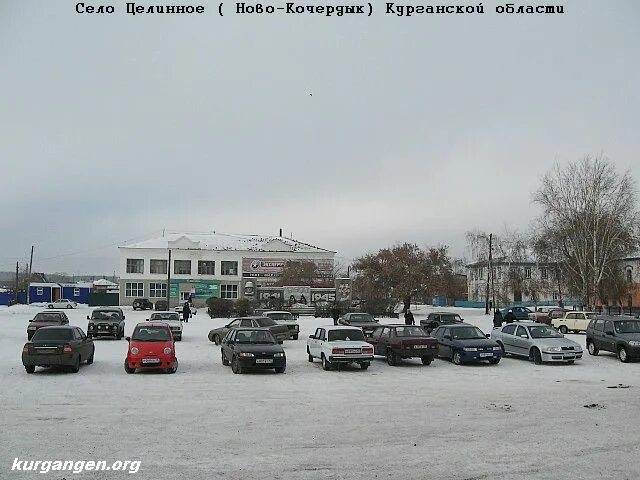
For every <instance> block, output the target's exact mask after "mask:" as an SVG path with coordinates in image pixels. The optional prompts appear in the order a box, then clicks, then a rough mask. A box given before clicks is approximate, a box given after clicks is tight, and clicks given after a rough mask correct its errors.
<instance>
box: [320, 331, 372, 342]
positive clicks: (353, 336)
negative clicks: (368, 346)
mask: <svg viewBox="0 0 640 480" xmlns="http://www.w3.org/2000/svg"><path fill="white" fill-rule="evenodd" d="M328 340H329V341H330V342H356V341H362V342H364V333H362V330H356V329H355V328H354V329H339V330H329V337H328Z"/></svg>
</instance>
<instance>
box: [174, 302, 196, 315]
mask: <svg viewBox="0 0 640 480" xmlns="http://www.w3.org/2000/svg"><path fill="white" fill-rule="evenodd" d="M183 308H184V302H182V303H179V304H178V305H176V307H175V308H174V309H173V310H174V311H175V312H178V313H179V314H180V315H182V309H183ZM189 309H190V310H191V315H195V314H196V313H198V309H197V308H196V307H195V306H194V305H193V304H192V303H190V304H189Z"/></svg>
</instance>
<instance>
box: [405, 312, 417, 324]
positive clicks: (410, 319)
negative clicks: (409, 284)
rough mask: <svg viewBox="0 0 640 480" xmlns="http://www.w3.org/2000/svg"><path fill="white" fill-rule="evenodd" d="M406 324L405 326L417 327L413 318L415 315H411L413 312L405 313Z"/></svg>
mask: <svg viewBox="0 0 640 480" xmlns="http://www.w3.org/2000/svg"><path fill="white" fill-rule="evenodd" d="M404 324H405V325H415V324H416V322H415V320H414V318H413V313H411V310H409V309H407V311H406V312H404Z"/></svg>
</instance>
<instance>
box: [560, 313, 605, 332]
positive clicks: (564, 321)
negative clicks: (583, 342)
mask: <svg viewBox="0 0 640 480" xmlns="http://www.w3.org/2000/svg"><path fill="white" fill-rule="evenodd" d="M595 317H596V314H595V313H593V312H567V313H565V314H564V317H562V318H554V319H552V320H551V325H552V326H554V327H555V328H557V329H558V330H560V333H562V334H566V333H569V332H575V333H578V332H586V331H587V327H588V326H589V322H590V321H591V320H593V319H594V318H595Z"/></svg>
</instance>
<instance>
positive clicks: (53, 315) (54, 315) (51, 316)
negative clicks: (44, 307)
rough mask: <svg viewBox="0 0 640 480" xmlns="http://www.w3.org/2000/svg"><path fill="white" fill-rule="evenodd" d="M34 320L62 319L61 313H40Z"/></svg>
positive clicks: (55, 320)
mask: <svg viewBox="0 0 640 480" xmlns="http://www.w3.org/2000/svg"><path fill="white" fill-rule="evenodd" d="M31 321H32V322H56V323H58V322H59V321H60V314H59V313H38V314H37V315H36V316H35V317H33V320H31Z"/></svg>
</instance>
